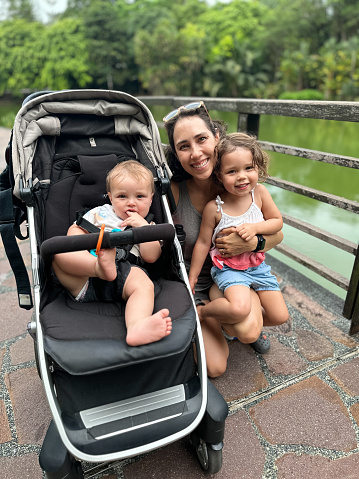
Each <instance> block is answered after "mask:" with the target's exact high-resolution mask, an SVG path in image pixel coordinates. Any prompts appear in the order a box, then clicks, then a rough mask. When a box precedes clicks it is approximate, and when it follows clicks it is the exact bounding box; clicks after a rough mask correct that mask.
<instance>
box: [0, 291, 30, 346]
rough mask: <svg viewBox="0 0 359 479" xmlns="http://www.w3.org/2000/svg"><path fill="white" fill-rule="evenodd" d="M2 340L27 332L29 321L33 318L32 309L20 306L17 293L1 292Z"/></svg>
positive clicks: (0, 326)
mask: <svg viewBox="0 0 359 479" xmlns="http://www.w3.org/2000/svg"><path fill="white" fill-rule="evenodd" d="M0 301H1V314H0V341H5V340H6V339H11V338H14V337H16V336H19V335H20V334H24V333H25V332H26V327H27V323H28V322H29V321H30V320H31V316H32V310H26V309H22V308H20V307H19V301H18V297H17V293H16V292H15V291H14V292H10V293H2V294H0Z"/></svg>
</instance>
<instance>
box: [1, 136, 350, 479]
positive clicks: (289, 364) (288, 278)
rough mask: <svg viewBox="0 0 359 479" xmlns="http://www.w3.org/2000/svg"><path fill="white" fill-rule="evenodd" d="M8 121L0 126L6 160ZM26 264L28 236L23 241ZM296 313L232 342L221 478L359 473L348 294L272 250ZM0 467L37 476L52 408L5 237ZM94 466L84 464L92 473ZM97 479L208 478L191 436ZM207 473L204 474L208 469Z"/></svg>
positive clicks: (7, 476)
mask: <svg viewBox="0 0 359 479" xmlns="http://www.w3.org/2000/svg"><path fill="white" fill-rule="evenodd" d="M8 134H9V132H8V130H5V129H3V128H0V169H1V170H2V169H3V167H4V158H3V151H4V148H5V145H6V143H7V139H8ZM21 250H22V252H23V255H24V258H25V260H26V264H27V266H28V267H29V266H30V258H29V245H28V242H24V243H22V244H21ZM269 262H270V263H271V264H272V267H273V271H274V272H275V273H276V274H277V275H278V277H279V279H280V283H281V288H282V291H283V295H284V297H285V300H286V302H287V305H288V308H289V311H290V315H291V318H290V320H289V321H288V323H287V324H285V325H283V326H282V327H279V328H266V332H267V334H268V336H269V337H270V340H271V350H270V352H269V353H268V354H267V355H264V356H260V355H257V354H256V353H255V352H254V351H253V350H252V348H251V347H249V346H245V345H242V344H240V343H239V342H238V341H233V342H232V343H231V344H230V359H229V365H228V369H227V371H226V373H225V374H224V375H223V376H222V377H221V378H218V379H216V380H214V381H213V382H214V384H215V386H216V387H217V388H218V390H219V391H220V392H221V393H222V395H223V396H224V398H225V399H226V400H227V401H228V404H229V409H230V415H229V417H228V419H227V422H226V433H225V446H224V450H223V468H222V470H221V471H220V472H219V473H218V474H217V475H216V476H215V477H216V478H218V479H229V478H231V479H242V478H243V479H261V478H262V479H263V478H264V479H283V478H286V479H288V478H295V479H301V478H303V479H304V478H305V479H307V478H308V477H318V478H320V479H331V478H336V477H341V478H343V479H350V478H353V479H354V478H357V477H358V468H359V447H358V444H359V442H358V441H359V426H358V424H359V381H358V380H357V377H359V374H358V373H359V337H358V336H354V337H350V336H349V335H348V331H349V321H347V320H346V319H345V318H343V317H342V315H341V311H342V308H343V301H342V300H341V299H339V298H338V297H336V296H335V295H332V294H331V293H328V291H326V290H324V289H323V288H321V287H320V286H317V285H316V284H314V283H312V282H311V281H309V280H307V279H306V278H304V277H303V276H302V275H300V274H298V273H296V272H293V271H292V270H289V269H288V268H286V267H285V265H283V264H282V263H280V262H278V261H276V260H274V259H273V258H271V259H270V260H269ZM0 300H1V303H0V304H1V314H0V471H1V478H2V479H23V478H30V479H41V478H42V477H43V474H42V471H41V469H40V467H39V464H38V454H39V452H40V449H41V444H42V441H43V439H44V436H45V433H46V430H47V427H48V425H49V422H50V412H49V408H48V405H47V401H46V398H45V394H44V392H43V387H42V383H41V381H40V379H39V377H38V375H37V371H36V367H35V361H34V353H33V342H32V339H31V338H30V336H29V335H28V334H27V332H26V325H27V323H28V321H30V319H31V314H32V313H31V311H25V310H22V309H20V308H19V307H18V304H17V295H16V287H15V281H14V277H13V275H12V272H11V269H10V266H9V263H8V261H7V259H6V257H5V253H4V249H3V246H2V243H0ZM91 467H92V466H91V465H89V464H84V465H83V469H84V470H85V471H86V472H87V475H89V476H90V475H91V474H92V475H93V474H94V473H91V474H90V473H89V472H88V470H89V469H90V468H91ZM93 477H95V478H98V479H100V478H101V479H118V478H121V479H135V478H136V479H142V478H144V479H147V478H153V479H162V478H163V477H166V478H168V479H188V478H191V479H192V478H195V479H196V478H198V479H199V478H205V477H206V475H205V474H204V473H202V471H201V469H200V466H199V464H198V461H197V459H196V458H195V456H194V453H193V451H192V449H191V447H190V445H189V441H188V440H187V439H183V440H181V441H179V442H177V443H174V444H172V445H170V446H167V447H165V448H163V449H161V450H157V451H155V452H152V453H150V454H148V455H145V456H143V457H136V458H132V459H128V460H125V461H121V462H119V463H117V464H115V465H111V466H110V469H108V470H107V471H104V472H100V473H98V474H95V475H93ZM207 477H208V476H207Z"/></svg>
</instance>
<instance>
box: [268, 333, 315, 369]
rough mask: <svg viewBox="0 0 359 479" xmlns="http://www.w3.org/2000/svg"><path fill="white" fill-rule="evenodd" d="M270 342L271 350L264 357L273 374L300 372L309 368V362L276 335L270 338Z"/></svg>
mask: <svg viewBox="0 0 359 479" xmlns="http://www.w3.org/2000/svg"><path fill="white" fill-rule="evenodd" d="M270 342H271V347H270V350H269V351H268V353H267V354H264V355H263V359H264V360H265V362H266V363H267V367H268V369H269V371H270V373H271V374H272V375H273V376H279V375H289V374H299V373H300V372H302V371H304V370H305V369H306V368H307V363H306V362H305V361H304V360H303V359H302V358H301V357H300V356H299V355H298V354H297V353H296V352H295V351H293V349H291V348H289V347H288V346H285V345H283V344H282V343H280V342H279V341H278V339H277V338H274V337H271V338H270Z"/></svg>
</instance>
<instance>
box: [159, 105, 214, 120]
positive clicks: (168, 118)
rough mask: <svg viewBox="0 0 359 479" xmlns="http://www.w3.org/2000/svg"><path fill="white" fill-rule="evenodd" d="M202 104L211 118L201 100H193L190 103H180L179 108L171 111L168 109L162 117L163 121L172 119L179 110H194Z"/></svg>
mask: <svg viewBox="0 0 359 479" xmlns="http://www.w3.org/2000/svg"><path fill="white" fill-rule="evenodd" d="M202 106H203V108H204V109H205V110H206V113H207V115H208V117H209V118H211V117H210V116H209V113H208V110H207V108H206V105H205V104H204V103H203V101H194V102H192V103H188V104H187V105H182V106H180V107H179V108H176V109H175V110H173V111H170V112H169V113H168V114H167V115H166V116H165V117H164V118H163V121H164V122H165V123H167V122H168V121H170V120H173V118H176V117H177V116H178V115H179V114H180V113H181V111H183V110H184V111H194V110H198V108H201V107H202Z"/></svg>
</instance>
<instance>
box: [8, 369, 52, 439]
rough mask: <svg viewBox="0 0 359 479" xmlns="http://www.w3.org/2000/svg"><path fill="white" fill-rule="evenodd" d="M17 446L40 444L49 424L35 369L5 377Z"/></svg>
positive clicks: (47, 410) (19, 371) (46, 408)
mask: <svg viewBox="0 0 359 479" xmlns="http://www.w3.org/2000/svg"><path fill="white" fill-rule="evenodd" d="M5 383H6V386H7V388H8V391H9V394H10V398H11V403H12V406H13V409H14V415H15V425H16V431H17V436H18V442H19V444H42V442H43V440H44V437H45V434H46V431H47V428H48V426H49V424H50V416H51V415H50V410H49V407H48V404H47V400H46V397H45V393H44V389H43V386H42V384H41V380H40V378H39V376H38V374H37V371H36V368H25V369H18V370H17V371H14V372H12V373H10V374H6V375H5Z"/></svg>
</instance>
